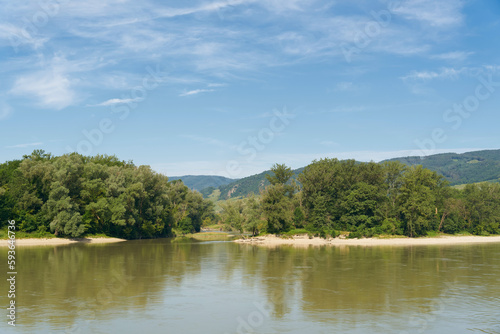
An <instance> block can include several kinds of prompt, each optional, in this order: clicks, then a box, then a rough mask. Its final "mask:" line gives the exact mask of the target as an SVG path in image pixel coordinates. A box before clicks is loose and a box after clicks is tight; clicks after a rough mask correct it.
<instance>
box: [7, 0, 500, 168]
mask: <svg viewBox="0 0 500 334" xmlns="http://www.w3.org/2000/svg"><path fill="white" fill-rule="evenodd" d="M0 4H1V6H2V8H3V9H2V11H1V13H0V62H1V67H0V70H1V77H2V80H1V81H0V161H2V162H3V161H6V160H11V159H16V158H20V157H22V155H24V154H28V153H30V152H31V151H33V150H34V149H44V150H45V151H48V152H51V153H53V154H55V155H61V154H65V153H68V152H70V151H78V152H80V153H82V154H86V155H88V154H91V155H95V154H98V153H99V154H115V155H117V156H118V157H119V158H120V159H123V160H133V161H134V162H135V163H136V164H147V165H151V166H152V167H153V169H155V170H156V171H158V172H161V173H164V174H167V175H186V174H195V175H196V174H216V175H224V176H229V177H233V178H239V177H244V176H247V175H251V174H254V173H259V172H261V171H263V170H266V169H268V168H269V167H270V166H271V165H272V164H273V163H276V162H277V163H285V164H287V165H289V166H291V167H294V168H298V167H302V166H305V165H307V164H309V163H310V162H311V161H312V160H313V159H320V158H324V157H331V158H333V157H337V158H356V159H359V160H362V161H370V160H373V161H380V160H382V159H385V158H390V157H397V156H407V155H429V154H433V153H439V152H450V151H453V152H464V151H471V150H476V149H488V148H491V149H498V148H499V146H500V145H499V144H498V143H499V142H500V131H498V126H499V124H500V113H499V111H500V110H499V109H500V52H499V51H500V34H499V30H500V3H499V2H498V1H496V0H495V1H478V0H477V1H466V0H464V1H459V0H440V1H435V0H407V1H382V0H380V1H374V0H370V1H368V0H367V1H357V0H354V1H314V0H288V1H278V0H218V1H210V0H189V1H128V0H98V1H97V0H89V1H85V2H83V1H70V0H45V1H22V0H21V1H3V0H2V1H0Z"/></svg>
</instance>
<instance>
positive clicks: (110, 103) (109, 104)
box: [88, 98, 141, 107]
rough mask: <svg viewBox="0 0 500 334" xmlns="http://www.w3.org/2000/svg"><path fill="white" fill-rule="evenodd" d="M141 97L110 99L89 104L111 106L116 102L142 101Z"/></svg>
mask: <svg viewBox="0 0 500 334" xmlns="http://www.w3.org/2000/svg"><path fill="white" fill-rule="evenodd" d="M140 100H141V99H140V98H135V99H109V100H106V101H104V102H101V103H98V104H91V105H88V106H89V107H109V106H112V105H115V104H123V103H132V102H138V101H140Z"/></svg>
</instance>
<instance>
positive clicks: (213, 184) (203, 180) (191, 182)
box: [168, 175, 236, 191]
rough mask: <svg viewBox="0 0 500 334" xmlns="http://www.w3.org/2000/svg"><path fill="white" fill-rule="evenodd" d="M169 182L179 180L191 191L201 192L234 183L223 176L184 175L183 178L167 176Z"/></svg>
mask: <svg viewBox="0 0 500 334" xmlns="http://www.w3.org/2000/svg"><path fill="white" fill-rule="evenodd" d="M168 179H169V181H174V180H181V181H182V182H183V183H184V185H185V186H187V187H188V188H189V189H192V190H198V191H201V190H203V189H206V188H214V189H215V188H218V187H220V186H224V185H226V184H228V183H231V182H234V181H236V180H235V179H230V178H227V177H224V176H216V175H184V176H169V177H168Z"/></svg>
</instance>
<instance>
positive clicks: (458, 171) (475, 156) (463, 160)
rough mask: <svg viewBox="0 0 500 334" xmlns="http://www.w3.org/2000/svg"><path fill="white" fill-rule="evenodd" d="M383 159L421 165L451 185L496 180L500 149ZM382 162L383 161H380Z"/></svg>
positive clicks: (499, 174) (499, 177) (498, 172)
mask: <svg viewBox="0 0 500 334" xmlns="http://www.w3.org/2000/svg"><path fill="white" fill-rule="evenodd" d="M385 161H400V162H402V163H404V164H406V165H409V166H413V165H422V166H423V167H425V168H429V169H430V170H433V171H435V172H437V173H439V174H441V175H443V176H444V177H445V178H446V179H447V180H448V181H449V182H450V184H451V185H459V184H466V183H476V182H483V181H490V182H491V181H498V179H500V150H483V151H474V152H466V153H461V154H457V153H442V154H434V155H429V156H426V157H416V156H413V157H403V158H395V159H389V160H385ZM382 162H383V161H382Z"/></svg>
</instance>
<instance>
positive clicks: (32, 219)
mask: <svg viewBox="0 0 500 334" xmlns="http://www.w3.org/2000/svg"><path fill="white" fill-rule="evenodd" d="M266 178H267V181H268V183H269V185H268V186H266V187H265V188H264V189H263V190H261V191H260V193H258V194H250V195H248V196H246V197H244V198H239V199H229V200H225V201H220V202H217V204H218V206H219V207H220V209H219V210H217V211H216V210H215V203H214V201H212V200H209V199H203V197H202V195H201V194H200V193H199V192H197V191H192V190H190V189H189V188H188V187H186V186H185V185H184V184H183V183H182V181H180V180H174V181H169V179H168V177H167V176H164V175H162V174H159V173H156V172H154V171H152V170H151V168H150V167H149V166H135V165H134V164H133V163H132V162H125V161H120V160H119V159H118V158H117V157H115V156H106V155H97V156H93V157H86V156H82V155H80V154H77V153H72V154H66V155H63V156H59V157H55V156H52V155H51V154H48V153H45V152H44V151H41V150H36V151H34V152H33V153H32V154H31V155H26V156H24V157H23V159H21V160H14V161H9V162H6V163H4V164H1V165H0V222H1V223H0V224H1V225H0V228H3V227H5V225H6V224H7V222H8V220H16V222H17V228H18V230H19V231H24V232H28V233H33V234H39V235H44V234H47V233H51V234H54V235H56V236H61V237H82V236H85V235H94V234H105V235H107V236H113V237H120V238H125V239H140V238H158V237H169V236H173V235H174V234H183V233H192V232H199V231H200V229H201V228H202V226H214V224H218V225H217V226H220V227H221V228H223V229H225V230H233V231H238V232H242V233H243V232H249V233H251V234H252V235H257V234H259V233H273V234H294V233H308V234H310V235H317V236H321V237H336V236H339V235H340V234H346V235H348V236H349V237H351V238H359V237H364V236H365V237H371V236H375V235H381V234H383V235H406V236H409V237H418V236H426V235H432V234H433V233H434V234H435V233H450V234H457V233H468V234H475V235H489V234H499V233H500V230H499V223H500V184H498V183H488V182H484V183H479V184H468V185H466V186H465V187H463V188H461V189H458V188H454V187H450V186H449V184H448V181H446V180H445V179H444V178H443V177H442V176H440V175H439V174H437V173H436V172H433V171H431V170H429V169H426V168H423V167H422V166H408V165H406V164H403V163H401V162H398V161H387V162H384V163H382V164H377V163H373V162H370V163H360V162H356V161H354V160H337V159H321V160H318V161H313V162H312V163H311V164H310V165H308V166H307V167H305V168H304V169H303V170H302V171H301V172H300V173H299V174H298V176H296V177H295V176H294V171H292V170H291V168H289V167H287V166H286V165H285V164H275V165H274V166H273V167H272V169H271V173H267V174H266Z"/></svg>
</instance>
